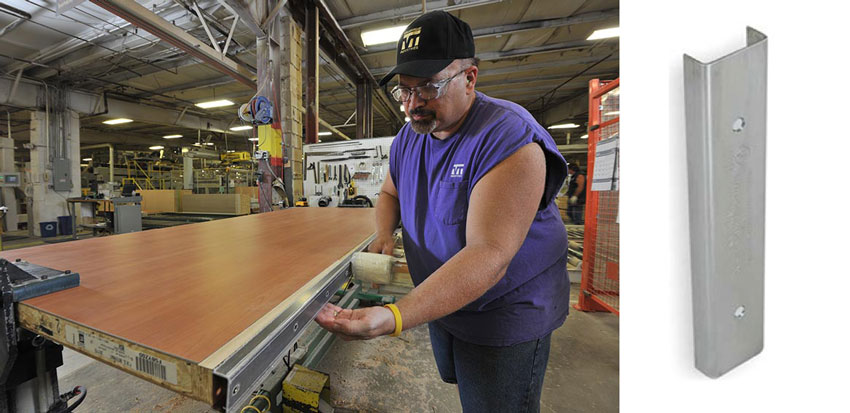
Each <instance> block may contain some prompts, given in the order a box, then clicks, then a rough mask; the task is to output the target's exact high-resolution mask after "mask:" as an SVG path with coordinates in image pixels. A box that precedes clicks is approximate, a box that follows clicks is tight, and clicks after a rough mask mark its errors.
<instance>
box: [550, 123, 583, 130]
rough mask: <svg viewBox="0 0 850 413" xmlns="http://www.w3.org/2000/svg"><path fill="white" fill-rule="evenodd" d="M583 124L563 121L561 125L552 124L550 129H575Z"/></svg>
mask: <svg viewBox="0 0 850 413" xmlns="http://www.w3.org/2000/svg"><path fill="white" fill-rule="evenodd" d="M579 126H581V125H576V124H575V123H562V124H560V125H552V126H550V127H549V128H548V129H574V128H577V127H579Z"/></svg>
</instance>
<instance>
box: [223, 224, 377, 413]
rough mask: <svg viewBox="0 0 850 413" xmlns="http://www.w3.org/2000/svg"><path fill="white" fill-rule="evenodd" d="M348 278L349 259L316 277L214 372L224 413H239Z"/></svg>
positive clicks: (369, 239)
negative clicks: (235, 412)
mask: <svg viewBox="0 0 850 413" xmlns="http://www.w3.org/2000/svg"><path fill="white" fill-rule="evenodd" d="M374 238H375V236H374V235H372V236H370V237H369V238H368V239H366V240H365V241H363V242H362V243H361V244H360V245H358V246H357V248H355V249H354V251H361V250H363V249H364V248H366V246H367V245H369V243H370V242H372V240H373V239H374ZM350 275H351V255H348V256H346V257H345V258H344V259H342V260H340V261H338V262H337V263H336V265H334V267H333V268H332V269H331V270H330V271H327V272H326V273H325V274H324V275H322V276H319V277H316V278H315V279H313V280H312V281H311V282H309V283H308V284H307V285H305V286H304V287H302V288H301V289H300V290H298V291H297V292H296V293H295V294H293V296H292V297H291V298H290V300H289V301H290V305H289V306H288V307H286V308H285V309H284V310H283V311H282V312H281V313H280V314H279V315H278V316H277V317H276V318H275V319H274V321H272V322H271V323H270V324H269V325H268V326H266V327H265V328H264V329H263V330H262V331H261V332H260V333H259V334H258V335H257V336H255V337H254V338H253V339H251V340H250V341H249V342H248V343H246V344H245V345H244V346H243V347H242V348H240V349H239V350H237V351H236V352H235V353H234V354H232V355H231V356H230V357H228V358H227V359H226V360H224V361H223V362H222V363H221V364H220V365H218V366H217V367H216V368H215V369H214V371H213V376H214V381H217V382H220V383H222V387H223V388H224V389H226V393H225V400H224V403H223V404H224V405H223V406H221V407H223V408H224V411H226V412H232V411H238V409H239V408H241V407H242V406H244V405H245V404H246V403H247V402H248V399H250V398H251V396H252V391H254V390H257V388H258V387H259V385H260V383H262V381H263V380H264V379H265V378H266V377H267V376H269V375H270V374H271V370H272V369H273V368H274V367H275V365H276V364H277V363H278V361H279V360H281V359H282V358H283V356H284V355H285V354H286V353H287V351H288V350H289V349H290V348H292V345H293V344H294V343H295V341H296V340H298V338H299V337H300V336H301V334H302V333H303V332H304V330H305V328H306V326H307V325H308V324H309V323H310V322H311V321H313V319H314V318H316V314H318V313H319V310H321V309H322V307H323V306H324V305H325V304H326V303H327V302H328V301H330V299H331V297H333V295H334V293H336V292H337V290H339V288H340V286H342V284H343V283H344V282H345V280H346V279H348V278H349V276H350Z"/></svg>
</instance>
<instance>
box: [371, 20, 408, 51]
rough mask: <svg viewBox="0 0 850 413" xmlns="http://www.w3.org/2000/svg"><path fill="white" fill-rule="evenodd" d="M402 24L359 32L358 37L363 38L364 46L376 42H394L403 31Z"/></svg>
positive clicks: (405, 26)
mask: <svg viewBox="0 0 850 413" xmlns="http://www.w3.org/2000/svg"><path fill="white" fill-rule="evenodd" d="M406 28H407V25H404V26H395V27H386V28H383V29H378V30H369V31H368V32H362V33H360V38H361V39H363V45H364V46H372V45H376V44H384V43H395V42H397V41H398V38H399V37H401V34H402V33H403V32H404V29H406Z"/></svg>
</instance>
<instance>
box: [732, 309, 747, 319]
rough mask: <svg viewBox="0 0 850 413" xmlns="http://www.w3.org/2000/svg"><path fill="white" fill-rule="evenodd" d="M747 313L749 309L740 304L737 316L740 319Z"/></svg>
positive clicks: (736, 312) (736, 311) (736, 310)
mask: <svg viewBox="0 0 850 413" xmlns="http://www.w3.org/2000/svg"><path fill="white" fill-rule="evenodd" d="M745 315H747V309H746V308H744V306H742V305H739V306H738V308H736V309H735V318H737V319H739V320H740V319H742V318H744V316H745Z"/></svg>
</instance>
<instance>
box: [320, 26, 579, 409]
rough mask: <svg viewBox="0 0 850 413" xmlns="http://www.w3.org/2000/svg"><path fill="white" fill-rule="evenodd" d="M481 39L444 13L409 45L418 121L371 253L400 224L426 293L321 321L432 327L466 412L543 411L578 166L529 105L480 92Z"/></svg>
mask: <svg viewBox="0 0 850 413" xmlns="http://www.w3.org/2000/svg"><path fill="white" fill-rule="evenodd" d="M474 56H475V46H474V43H473V38H472V31H471V29H470V28H469V25H467V24H466V23H465V22H463V21H461V20H459V19H457V18H455V17H453V16H452V15H450V14H448V13H445V12H442V11H436V12H431V13H427V14H425V15H422V16H420V17H419V18H418V19H416V20H415V21H414V22H413V23H411V24H410V25H409V26H408V27H407V29H406V30H405V32H404V34H403V35H402V37H401V39H400V40H399V43H398V46H397V63H398V64H397V66H396V67H395V68H394V69H393V70H392V71H391V72H390V73H389V74H388V75H387V76H385V77H384V78H383V79H382V80H381V84H382V85H383V84H386V83H387V82H388V81H389V80H390V79H391V78H392V77H393V76H395V75H396V74H397V75H399V84H398V86H396V87H395V88H393V96H394V97H395V98H396V99H397V100H399V101H400V102H402V103H403V104H404V108H405V112H406V113H407V114H408V116H409V117H410V119H411V120H410V122H409V123H408V124H406V125H405V126H404V127H402V129H401V131H399V133H398V135H397V136H396V139H395V140H394V141H393V145H392V148H391V151H390V171H389V172H390V173H389V174H388V176H387V177H386V180H385V181H384V184H383V187H382V192H381V194H380V198H379V201H378V204H377V207H376V216H377V236H376V239H375V241H374V242H373V243H372V244H371V245H370V246H369V250H370V251H372V252H382V253H384V254H391V253H392V248H393V237H392V234H393V231H394V230H395V228H396V227H397V226H398V224H399V221H401V224H402V227H403V228H404V249H405V253H406V257H407V264H408V268H409V269H410V274H411V276H412V278H413V281H414V284H415V285H416V288H414V289H413V290H412V291H411V292H410V293H409V294H407V296H405V297H404V298H402V299H401V300H399V302H398V303H397V309H396V308H386V307H371V308H363V309H356V310H343V309H342V308H340V307H336V306H333V305H328V306H326V307H325V308H324V309H323V310H322V312H320V314H319V316H318V317H317V321H318V322H319V324H320V325H322V326H323V327H324V328H326V329H328V330H330V331H332V332H334V333H336V334H338V335H340V336H342V338H344V339H348V340H350V339H371V338H374V337H377V336H380V335H385V334H390V333H394V332H396V333H397V332H399V331H400V330H401V329H409V328H412V327H415V326H417V325H420V324H424V323H428V327H429V331H430V335H431V343H432V346H433V350H434V357H435V359H436V361H437V368H438V370H439V372H440V376H441V378H442V379H443V380H444V381H446V382H448V383H457V385H458V391H459V394H460V399H461V404H462V405H463V408H464V411H467V412H477V411H481V412H493V411H505V412H507V411H509V412H525V411H538V410H539V404H540V392H541V389H542V386H543V376H544V373H545V370H546V363H547V361H548V357H549V341H550V336H551V332H552V331H553V330H554V329H556V328H558V327H559V326H560V325H561V324H563V322H564V319H565V318H566V315H567V309H568V306H569V279H568V277H567V273H566V259H567V234H566V231H565V229H564V225H563V223H562V222H561V219H560V215H559V212H558V209H557V206H556V205H555V202H554V197H555V195H556V194H557V191H558V189H559V188H560V186H561V184H562V183H563V181H564V178H565V177H566V169H567V168H566V162H565V161H564V159H563V158H562V157H561V155H560V154H559V153H558V149H557V146H556V145H555V143H554V141H553V140H552V137H551V136H550V135H549V134H548V133H547V132H546V130H545V129H543V128H542V127H541V126H540V125H539V124H537V123H536V122H535V121H534V118H533V117H532V116H531V115H530V114H529V113H528V112H527V111H526V110H525V109H523V108H522V107H520V106H518V105H516V104H514V103H511V102H507V101H503V100H498V99H493V98H490V97H488V96H485V95H484V94H482V93H478V92H476V91H475V83H476V81H477V79H478V67H477V60H476V59H475V58H474Z"/></svg>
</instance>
